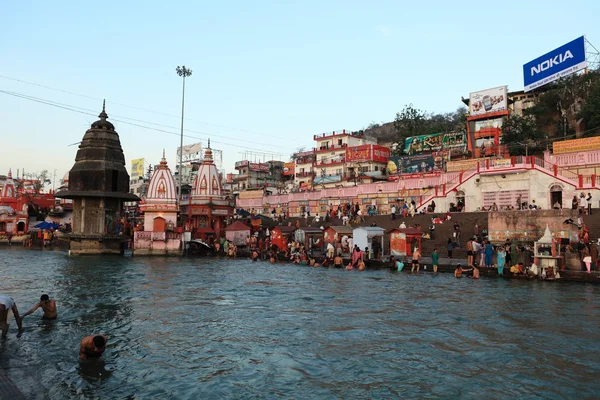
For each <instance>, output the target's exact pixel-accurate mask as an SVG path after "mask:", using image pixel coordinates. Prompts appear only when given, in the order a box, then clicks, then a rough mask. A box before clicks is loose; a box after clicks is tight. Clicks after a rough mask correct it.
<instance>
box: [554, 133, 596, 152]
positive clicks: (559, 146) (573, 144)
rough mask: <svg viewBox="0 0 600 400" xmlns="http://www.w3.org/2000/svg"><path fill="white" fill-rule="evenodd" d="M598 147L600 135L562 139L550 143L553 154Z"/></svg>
mask: <svg viewBox="0 0 600 400" xmlns="http://www.w3.org/2000/svg"><path fill="white" fill-rule="evenodd" d="M598 148H600V136H594V137H589V138H583V139H573V140H563V141H560V142H554V143H552V153H553V154H564V153H575V152H579V151H590V150H598Z"/></svg>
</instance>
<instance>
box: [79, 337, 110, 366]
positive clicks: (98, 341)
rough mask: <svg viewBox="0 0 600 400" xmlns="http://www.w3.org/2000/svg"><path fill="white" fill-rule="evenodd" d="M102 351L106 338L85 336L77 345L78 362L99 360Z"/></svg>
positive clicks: (104, 348)
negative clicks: (92, 359)
mask: <svg viewBox="0 0 600 400" xmlns="http://www.w3.org/2000/svg"><path fill="white" fill-rule="evenodd" d="M104 350H106V336H104V335H94V336H86V337H84V338H83V340H82V341H81V344H80V345H79V360H81V361H84V360H87V359H88V358H100V357H102V353H104Z"/></svg>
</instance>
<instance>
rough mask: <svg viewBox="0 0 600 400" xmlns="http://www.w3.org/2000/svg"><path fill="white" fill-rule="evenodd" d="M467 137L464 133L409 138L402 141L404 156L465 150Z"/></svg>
mask: <svg viewBox="0 0 600 400" xmlns="http://www.w3.org/2000/svg"><path fill="white" fill-rule="evenodd" d="M466 146H467V137H466V135H465V133H464V132H449V133H434V134H431V135H419V136H411V137H409V138H407V139H405V140H404V154H408V155H412V154H418V153H431V152H434V151H441V150H452V149H458V148H465V147H466Z"/></svg>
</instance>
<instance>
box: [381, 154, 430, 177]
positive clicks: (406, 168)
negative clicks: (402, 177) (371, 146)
mask: <svg viewBox="0 0 600 400" xmlns="http://www.w3.org/2000/svg"><path fill="white" fill-rule="evenodd" d="M441 168H442V158H441V157H435V158H434V157H433V156H432V155H430V154H424V155H418V156H401V157H399V156H396V157H390V159H389V161H388V164H387V169H388V174H389V175H396V174H421V173H427V172H432V171H434V170H439V169H441Z"/></svg>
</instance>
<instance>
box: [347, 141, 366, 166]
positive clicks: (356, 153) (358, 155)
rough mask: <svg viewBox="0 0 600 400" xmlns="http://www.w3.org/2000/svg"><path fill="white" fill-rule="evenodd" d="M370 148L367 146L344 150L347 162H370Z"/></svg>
mask: <svg viewBox="0 0 600 400" xmlns="http://www.w3.org/2000/svg"><path fill="white" fill-rule="evenodd" d="M371 150H372V148H371V146H370V145H368V144H365V145H362V146H354V147H347V148H346V161H347V162H361V161H362V162H364V161H370V160H371V158H372V157H371Z"/></svg>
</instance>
